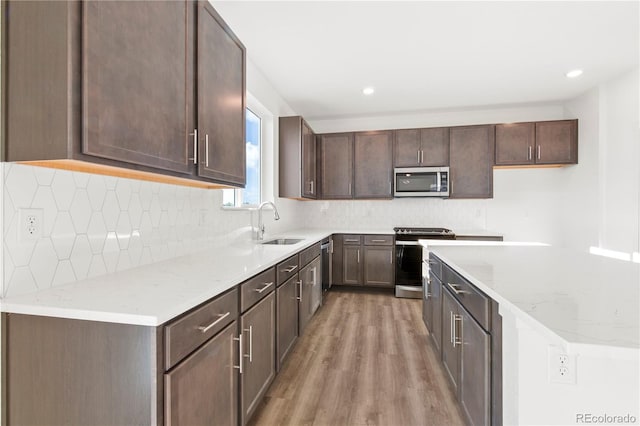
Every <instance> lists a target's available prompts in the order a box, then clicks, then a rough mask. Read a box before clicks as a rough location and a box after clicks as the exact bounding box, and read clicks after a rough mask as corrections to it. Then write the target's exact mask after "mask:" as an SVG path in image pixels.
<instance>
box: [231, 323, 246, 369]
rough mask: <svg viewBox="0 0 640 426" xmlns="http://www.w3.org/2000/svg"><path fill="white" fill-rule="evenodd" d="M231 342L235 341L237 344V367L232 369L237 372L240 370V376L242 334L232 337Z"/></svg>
mask: <svg viewBox="0 0 640 426" xmlns="http://www.w3.org/2000/svg"><path fill="white" fill-rule="evenodd" d="M233 340H236V341H237V342H238V351H239V353H238V364H239V365H234V366H233V368H237V369H238V370H240V374H242V373H243V372H244V370H243V368H242V358H243V357H242V333H240V334H238V337H234V338H233Z"/></svg>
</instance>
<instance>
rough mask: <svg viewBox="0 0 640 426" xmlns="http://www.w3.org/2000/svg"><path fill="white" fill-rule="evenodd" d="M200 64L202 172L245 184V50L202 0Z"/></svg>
mask: <svg viewBox="0 0 640 426" xmlns="http://www.w3.org/2000/svg"><path fill="white" fill-rule="evenodd" d="M169 28H170V27H169ZM164 31H167V30H166V28H164ZM169 32H170V31H169ZM197 64H198V73H197V75H198V154H199V158H198V174H199V175H200V176H203V177H208V178H211V179H214V180H216V181H219V182H222V183H228V184H231V185H236V186H244V184H245V180H246V179H245V176H246V162H245V155H246V152H245V151H246V149H245V49H244V46H243V45H242V43H241V42H240V40H238V38H237V37H236V36H235V35H234V34H233V33H232V32H231V30H230V29H229V27H228V26H227V25H226V24H225V23H224V21H223V20H222V18H220V16H219V15H218V14H217V13H216V11H215V10H214V9H213V7H212V6H211V5H210V4H209V2H204V1H200V2H198V60H197ZM165 84H166V82H165Z"/></svg>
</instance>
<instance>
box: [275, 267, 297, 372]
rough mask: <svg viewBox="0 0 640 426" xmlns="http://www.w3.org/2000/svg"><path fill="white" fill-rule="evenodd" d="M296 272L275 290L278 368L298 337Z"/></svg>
mask: <svg viewBox="0 0 640 426" xmlns="http://www.w3.org/2000/svg"><path fill="white" fill-rule="evenodd" d="M298 282H299V280H298V274H295V275H294V276H293V277H291V278H289V279H288V280H287V281H285V283H284V284H282V285H281V286H280V287H278V289H277V290H276V292H277V299H278V310H277V311H278V321H277V333H276V335H277V345H276V348H277V350H276V353H277V360H278V362H277V368H278V370H280V368H281V366H282V365H283V364H284V360H285V358H286V357H287V355H289V352H290V351H291V349H292V348H293V345H294V343H295V342H296V340H297V339H298V335H299V334H298V310H299V309H300V307H299V305H300V303H299V301H298V285H299V284H298Z"/></svg>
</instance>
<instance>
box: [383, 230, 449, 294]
mask: <svg viewBox="0 0 640 426" xmlns="http://www.w3.org/2000/svg"><path fill="white" fill-rule="evenodd" d="M393 230H394V231H395V233H396V297H407V298H412V299H421V298H422V246H421V245H420V244H419V243H418V240H426V239H432V240H433V239H437V240H455V239H456V234H455V233H454V232H453V231H452V230H450V229H447V228H409V227H406V228H393Z"/></svg>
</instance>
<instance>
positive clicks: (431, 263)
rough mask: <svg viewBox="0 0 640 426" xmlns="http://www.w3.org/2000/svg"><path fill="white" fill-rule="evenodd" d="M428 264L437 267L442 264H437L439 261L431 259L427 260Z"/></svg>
mask: <svg viewBox="0 0 640 426" xmlns="http://www.w3.org/2000/svg"><path fill="white" fill-rule="evenodd" d="M427 263H428V264H429V265H437V264H438V263H440V262H437V261H435V260H431V259H427Z"/></svg>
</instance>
